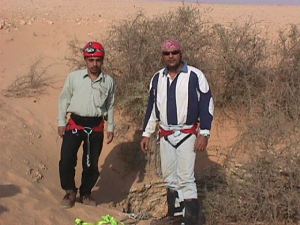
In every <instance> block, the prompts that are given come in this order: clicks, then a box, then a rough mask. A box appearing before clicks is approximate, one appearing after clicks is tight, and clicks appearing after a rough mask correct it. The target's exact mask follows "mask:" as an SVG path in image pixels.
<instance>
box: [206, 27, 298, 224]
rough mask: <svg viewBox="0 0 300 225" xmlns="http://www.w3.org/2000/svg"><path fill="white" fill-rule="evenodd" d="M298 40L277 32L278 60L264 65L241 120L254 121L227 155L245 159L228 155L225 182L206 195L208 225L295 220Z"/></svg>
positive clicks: (294, 32) (293, 30) (291, 31)
mask: <svg viewBox="0 0 300 225" xmlns="http://www.w3.org/2000/svg"><path fill="white" fill-rule="evenodd" d="M299 40H300V35H299V32H298V30H297V28H296V27H295V26H291V28H290V29H288V30H287V31H285V32H281V33H280V38H279V42H278V45H277V46H276V57H275V58H277V61H275V62H273V65H267V64H266V65H265V66H266V68H267V69H268V70H267V71H268V72H266V73H265V74H264V76H263V79H264V83H265V88H264V89H262V90H261V91H260V92H259V95H257V96H256V98H255V99H256V101H255V102H254V103H253V104H252V107H254V108H255V110H253V111H249V112H248V114H245V115H244V116H245V117H246V118H254V119H253V120H251V122H250V120H249V122H247V124H246V129H245V130H244V131H243V133H242V134H241V135H240V140H239V141H237V142H236V143H235V145H234V146H233V149H234V154H232V155H240V153H241V152H243V153H244V154H246V155H247V160H246V162H244V163H243V164H238V162H237V159H236V158H234V157H232V155H231V158H230V159H228V162H229V163H228V164H226V166H227V169H228V175H227V182H225V183H222V185H220V186H219V187H218V188H217V189H214V190H213V191H207V193H206V199H205V204H206V210H207V214H206V215H207V217H208V219H207V221H208V222H209V224H230V223H236V224H297V223H299V221H300V215H299V212H300V195H299V193H300V169H299V165H300V154H299V152H300V147H299V139H300V130H299V127H300V124H299V107H300V104H299V97H297V96H300V95H299V89H300V83H299V74H300V73H299V66H300V54H299V53H300V41H299ZM268 66H269V67H268ZM237 153H239V154H237ZM224 202H225V203H226V204H224Z"/></svg>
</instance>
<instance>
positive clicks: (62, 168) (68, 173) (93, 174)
mask: <svg viewBox="0 0 300 225" xmlns="http://www.w3.org/2000/svg"><path fill="white" fill-rule="evenodd" d="M82 142H83V156H82V168H83V171H82V176H81V186H80V188H79V193H80V195H89V194H91V190H92V188H93V187H94V185H95V184H96V182H97V180H98V177H99V170H98V161H99V156H100V153H101V150H102V145H103V132H92V133H91V134H90V167H88V166H87V134H86V133H85V132H84V131H77V133H75V134H73V133H72V131H66V132H65V135H64V136H63V142H62V146H61V155H60V161H59V175H60V183H61V187H62V188H63V189H64V190H74V191H76V190H77V188H76V185H75V167H76V164H77V152H78V150H79V147H80V145H81V143H82Z"/></svg>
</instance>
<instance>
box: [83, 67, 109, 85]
mask: <svg viewBox="0 0 300 225" xmlns="http://www.w3.org/2000/svg"><path fill="white" fill-rule="evenodd" d="M86 77H89V74H88V71H87V69H85V70H84V71H83V77H82V78H83V79H84V78H86ZM102 79H103V80H104V73H102V72H101V73H100V75H99V77H98V78H97V79H96V80H94V82H97V81H100V80H102Z"/></svg>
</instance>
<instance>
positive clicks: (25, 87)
mask: <svg viewBox="0 0 300 225" xmlns="http://www.w3.org/2000/svg"><path fill="white" fill-rule="evenodd" d="M40 64H41V59H39V60H37V61H36V62H34V63H33V64H32V65H31V66H30V69H29V71H28V72H27V74H25V75H22V76H20V77H18V78H17V79H16V80H15V81H14V82H13V83H12V84H11V85H9V86H8V88H7V89H6V90H4V96H6V97H16V98H22V97H34V96H37V95H40V94H43V93H45V91H46V88H47V87H48V86H50V85H51V83H52V81H51V78H50V77H47V76H46V72H47V69H48V67H44V68H41V66H40Z"/></svg>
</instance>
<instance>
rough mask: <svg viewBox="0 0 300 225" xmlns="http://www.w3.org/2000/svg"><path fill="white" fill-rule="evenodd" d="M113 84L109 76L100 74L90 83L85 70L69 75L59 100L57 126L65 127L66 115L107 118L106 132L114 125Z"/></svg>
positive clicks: (112, 128) (112, 129)
mask: <svg viewBox="0 0 300 225" xmlns="http://www.w3.org/2000/svg"><path fill="white" fill-rule="evenodd" d="M114 100H115V84H114V80H113V78H112V77H111V76H109V75H107V74H104V73H101V74H100V75H99V77H98V78H97V79H96V80H94V81H92V80H91V79H90V77H89V75H88V72H87V69H84V70H77V71H74V72H72V73H70V74H69V75H68V77H67V79H66V81H65V84H64V87H63V90H62V92H61V95H60V98H59V105H58V126H66V123H67V114H68V113H75V114H77V115H79V116H91V117H100V116H104V117H106V118H107V131H109V132H112V131H114V128H115V123H114Z"/></svg>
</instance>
